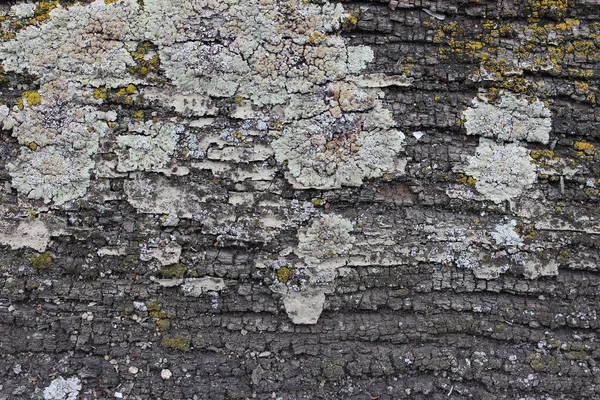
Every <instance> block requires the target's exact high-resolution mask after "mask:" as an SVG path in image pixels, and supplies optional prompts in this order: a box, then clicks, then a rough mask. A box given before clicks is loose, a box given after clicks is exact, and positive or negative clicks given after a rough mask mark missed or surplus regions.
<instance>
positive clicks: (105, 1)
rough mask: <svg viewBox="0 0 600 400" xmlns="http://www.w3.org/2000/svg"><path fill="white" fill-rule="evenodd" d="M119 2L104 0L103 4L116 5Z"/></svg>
mask: <svg viewBox="0 0 600 400" xmlns="http://www.w3.org/2000/svg"><path fill="white" fill-rule="evenodd" d="M117 1H119V0H104V4H112V3H116V2H117Z"/></svg>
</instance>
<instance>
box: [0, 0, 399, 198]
mask: <svg viewBox="0 0 600 400" xmlns="http://www.w3.org/2000/svg"><path fill="white" fill-rule="evenodd" d="M139 3H140V2H138V1H136V0H120V1H117V2H113V1H110V2H109V1H104V0H96V1H94V2H92V3H91V4H76V5H73V6H71V7H69V8H65V7H63V6H61V5H60V4H57V5H56V7H55V8H54V9H53V10H52V11H51V12H50V14H49V18H48V19H47V20H46V21H45V22H43V23H41V24H38V25H37V26H29V27H26V28H25V29H22V30H20V31H19V32H18V33H17V34H16V36H15V38H13V39H11V40H8V41H6V42H3V43H0V60H2V62H3V66H4V69H5V70H6V71H7V72H16V73H28V74H32V75H34V76H36V77H37V83H38V84H39V87H40V89H39V93H40V94H42V93H44V92H48V91H49V89H48V87H50V86H52V85H55V84H57V85H62V87H63V91H62V92H60V93H64V94H65V98H66V99H68V100H66V101H65V103H64V104H61V105H57V106H56V107H51V109H52V110H57V111H58V112H59V113H60V112H63V113H66V114H68V113H69V112H72V111H75V112H83V113H84V114H89V115H91V116H92V117H93V115H94V113H95V112H96V111H95V109H91V110H90V109H88V108H87V107H92V106H94V105H98V104H101V103H102V102H103V98H102V96H100V97H96V98H95V99H93V98H92V96H87V99H86V94H89V93H90V92H91V91H92V90H93V89H97V90H100V89H98V88H103V89H102V90H104V89H111V88H119V87H125V86H128V85H130V84H132V83H133V84H139V83H149V82H147V81H144V80H143V78H141V77H140V76H138V75H136V74H135V72H133V71H135V68H134V67H135V65H136V60H137V59H134V57H133V56H132V54H134V52H135V50H136V46H138V45H139V44H140V43H149V42H150V43H152V44H153V46H155V47H156V50H155V51H156V54H157V55H158V58H157V59H158V60H159V63H160V70H161V71H162V72H164V75H165V76H166V77H167V78H168V79H169V82H167V85H171V88H173V87H174V88H175V89H176V90H178V91H180V92H182V93H183V94H195V95H201V96H209V97H230V98H232V97H234V96H235V98H236V99H238V98H240V99H246V100H245V101H247V102H248V103H249V104H250V105H251V106H252V107H271V106H273V105H276V104H280V105H282V111H283V113H282V114H283V115H286V116H287V115H290V114H294V113H293V112H291V113H290V112H288V110H287V108H288V107H292V108H296V109H299V110H307V109H308V108H309V106H310V105H312V102H311V101H310V100H307V99H310V98H311V96H313V97H314V95H315V94H320V93H325V92H327V91H328V90H329V89H328V87H329V86H330V85H340V84H347V83H348V82H350V81H358V80H360V79H359V78H360V74H361V73H362V72H363V71H364V70H365V68H366V66H367V64H368V63H369V62H371V61H373V59H374V53H373V51H372V50H371V49H370V48H369V47H367V46H348V45H347V44H346V41H345V39H344V38H343V37H342V36H341V35H340V30H341V27H342V24H343V21H344V19H345V18H346V17H347V14H345V13H344V10H343V7H342V6H341V5H340V4H331V3H330V2H329V1H327V0H324V1H319V2H307V1H305V0H290V1H285V2H279V1H272V0H267V1H265V0H249V1H244V2H241V1H239V0H226V1H222V0H195V1H187V0H146V1H144V2H143V7H141V6H140V4H139ZM23 10H24V9H21V8H15V9H14V10H13V11H12V12H13V14H19V15H20V14H22V13H23ZM123 21H127V23H123ZM49 49H51V50H50V51H49ZM150 84H152V83H150ZM339 93H341V94H340V97H339V98H337V97H336V96H338V94H336V91H335V90H333V91H330V92H329V95H328V97H327V98H326V99H324V101H323V102H322V105H323V107H322V109H320V110H319V113H314V114H311V115H310V117H311V118H314V119H312V120H308V121H305V122H302V121H298V120H297V118H296V117H293V116H292V117H291V118H287V117H286V120H285V121H277V122H278V123H279V122H281V123H283V126H284V127H287V128H286V129H285V132H284V135H283V138H282V139H281V141H278V144H277V145H276V146H277V147H278V148H279V149H280V150H281V152H285V151H286V146H287V145H286V141H291V142H292V143H291V144H292V146H293V145H294V143H293V142H296V141H297V140H298V139H293V138H291V136H293V135H296V132H297V134H298V135H299V136H301V137H304V138H305V139H306V137H307V135H312V134H313V133H316V134H317V136H323V135H324V136H325V139H324V140H325V142H326V143H327V144H328V145H329V146H330V147H333V148H334V149H333V153H335V154H332V151H329V150H331V149H327V151H325V152H323V153H324V157H325V158H326V159H327V160H325V161H323V157H321V156H320V155H319V154H316V153H319V152H318V151H315V149H313V148H311V147H310V146H306V145H304V146H303V149H304V150H306V151H309V154H307V156H308V159H309V160H311V156H312V157H313V158H312V162H311V163H310V164H309V165H301V166H299V165H297V163H295V161H294V160H295V159H297V158H298V152H297V151H296V152H293V153H291V154H289V155H285V154H279V155H278V159H279V160H284V159H286V160H290V165H292V166H294V167H293V172H292V179H294V178H295V179H297V182H300V184H302V185H308V186H316V187H328V186H332V187H339V186H341V185H360V184H361V183H362V180H363V179H365V178H370V177H375V176H378V175H380V174H381V173H382V172H384V171H385V172H387V170H389V169H391V168H393V167H394V158H395V156H396V153H397V152H398V151H399V150H400V148H401V144H402V140H403V135H402V133H400V132H399V131H396V130H394V129H390V127H391V126H393V124H390V121H391V115H390V114H389V113H387V112H384V111H383V110H382V109H381V101H380V98H379V94H376V95H374V94H375V93H377V92H373V91H371V92H368V93H367V92H366V91H363V92H361V91H360V90H358V89H357V88H356V87H353V88H350V89H348V90H346V89H344V90H341V91H340V92H339ZM349 95H353V96H355V98H356V99H358V101H354V104H352V102H348V96H349ZM43 98H44V96H42V99H43ZM338 100H339V102H338ZM363 100H364V102H363ZM42 101H44V100H42ZM356 104H359V105H358V107H356ZM365 104H366V106H365ZM24 105H25V110H23V109H21V111H19V110H16V109H15V110H13V111H14V112H12V111H11V112H12V113H13V114H16V115H12V114H11V115H8V112H7V110H6V109H4V108H3V109H1V110H0V118H1V119H2V122H3V126H4V127H5V128H6V129H10V128H12V127H13V126H14V125H15V121H17V120H20V121H21V123H24V124H25V125H27V129H28V130H29V131H30V132H35V131H36V130H39V128H40V126H42V125H43V123H45V122H42V121H41V120H40V119H39V118H35V116H34V118H32V119H29V117H27V116H24V115H21V116H19V115H20V114H26V113H29V111H28V109H29V108H30V107H28V106H31V105H32V104H27V103H25V104H24ZM269 110H271V108H269ZM323 113H327V114H323ZM5 114H6V115H5ZM273 118H275V119H276V118H278V117H277V116H274V117H273ZM96 119H102V118H101V117H100V116H98V117H97V118H96ZM28 120H29V121H30V122H25V121H28ZM290 121H295V122H292V124H293V126H291V127H290V126H289V125H290ZM370 122H371V123H372V124H371V125H369V123H370ZM339 124H341V125H342V126H343V127H347V126H348V125H352V124H354V125H356V126H357V128H353V129H352V130H350V131H347V132H342V130H341V129H338V128H334V130H335V131H336V132H338V136H337V137H332V138H331V140H329V139H327V137H326V136H327V134H325V133H324V132H325V131H327V130H330V129H332V128H333V127H334V126H337V125H339ZM88 125H89V124H88ZM265 126H266V124H265ZM80 128H81V127H76V130H75V131H72V127H69V126H58V127H57V128H56V130H57V132H56V134H57V135H58V136H62V137H64V138H65V140H60V141H58V142H55V143H52V144H50V143H49V144H48V145H47V147H42V148H41V151H39V154H40V157H43V160H48V162H47V163H46V162H40V160H42V158H36V157H37V156H36V157H33V155H32V154H29V153H26V150H24V152H22V154H21V155H20V157H19V159H18V160H17V161H16V162H13V163H12V167H11V174H12V175H13V177H14V180H13V184H14V185H15V186H16V187H17V189H18V190H19V191H21V192H24V193H26V194H27V195H28V196H30V197H34V198H43V199H44V201H46V202H50V201H54V202H55V203H56V204H61V203H63V202H66V201H68V200H70V199H73V198H76V197H79V196H81V195H83V194H84V193H85V192H86V190H87V186H88V185H89V176H90V171H91V169H92V168H93V166H94V165H93V163H92V162H91V161H90V159H91V158H92V156H93V155H94V153H95V152H96V148H97V143H98V136H99V135H100V136H102V132H101V131H99V130H98V129H96V128H95V127H93V126H92V127H89V126H86V129H87V128H91V129H92V130H90V134H89V135H88V137H87V138H86V139H84V140H83V141H81V140H79V139H77V138H73V140H70V139H69V138H71V137H73V136H80V139H81V136H82V135H81V133H83V132H81V129H80ZM72 133H75V135H72ZM15 136H17V137H19V138H20V140H21V141H23V142H24V141H28V142H29V143H33V142H31V141H29V140H28V139H25V136H26V135H25V128H23V129H21V131H20V132H16V134H15ZM21 136H22V137H23V138H22V139H21ZM344 137H348V138H349V140H348V141H347V143H345V144H344V143H340V144H336V142H339V140H340V139H341V140H342V141H344V140H343V138H344ZM316 140H317V141H319V140H321V139H320V138H319V137H317V138H316ZM42 141H43V140H42ZM174 142H175V139H174V136H173V135H172V134H170V133H167V134H164V135H163V134H162V133H158V134H157V135H154V134H152V133H150V134H147V133H144V134H143V135H124V136H121V137H120V138H119V139H118V140H117V143H118V144H119V145H121V146H122V148H125V149H127V151H126V152H120V159H119V164H118V169H120V170H121V171H134V170H146V171H147V170H152V171H155V170H157V169H160V166H161V165H164V164H165V163H166V162H167V161H166V160H168V158H169V157H170V153H172V151H173V150H172V149H173V146H174V145H173V143H174ZM35 143H36V144H41V143H38V142H37V141H36V142H35ZM52 146H54V148H51V147H52ZM78 146H79V147H78ZM316 146H320V145H319V144H317V145H316ZM146 149H150V153H151V154H145V155H144V154H142V153H143V152H144V151H145V150H146ZM106 150H107V151H110V150H113V149H106ZM116 151H117V152H118V153H119V150H118V149H117V150H116ZM310 152H312V153H310ZM325 153H326V154H325ZM61 157H62V158H63V160H62V162H59V159H60V158H61ZM46 164H47V165H49V169H48V170H46V169H44V168H43V165H46ZM30 165H37V167H36V169H35V170H31V168H30ZM26 169H27V171H25V170H26ZM66 171H71V172H70V173H67V172H66ZM30 173H31V174H30ZM321 173H322V174H324V178H319V177H317V176H316V175H318V174H321ZM30 177H31V178H30ZM42 182H48V185H46V184H45V183H43V186H44V187H43V188H39V187H38V186H39V185H40V184H42ZM61 184H62V185H66V189H52V188H50V187H49V185H55V186H56V185H61Z"/></svg>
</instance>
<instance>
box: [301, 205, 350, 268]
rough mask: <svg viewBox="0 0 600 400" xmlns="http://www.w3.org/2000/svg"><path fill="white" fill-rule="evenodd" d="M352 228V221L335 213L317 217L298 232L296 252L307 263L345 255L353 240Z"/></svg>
mask: <svg viewBox="0 0 600 400" xmlns="http://www.w3.org/2000/svg"><path fill="white" fill-rule="evenodd" d="M352 230H353V224H352V222H350V221H348V220H347V219H345V218H342V217H338V216H337V215H328V216H325V217H323V218H320V219H317V220H315V221H313V223H312V224H311V226H310V227H309V228H308V230H307V231H306V233H305V234H303V235H302V234H300V237H299V244H298V250H297V254H298V255H299V256H300V257H301V258H303V259H304V260H305V261H306V262H308V263H320V262H322V261H323V260H326V259H328V258H332V257H336V256H343V255H347V253H348V251H349V250H350V249H351V248H352V244H353V242H354V237H353V236H352V235H351V232H352Z"/></svg>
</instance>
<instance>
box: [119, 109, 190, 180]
mask: <svg viewBox="0 0 600 400" xmlns="http://www.w3.org/2000/svg"><path fill="white" fill-rule="evenodd" d="M182 131H183V127H181V126H177V125H175V124H172V123H162V122H153V121H146V122H140V123H134V124H130V126H129V132H130V133H138V134H130V135H121V136H119V137H117V144H118V145H119V146H120V150H118V151H117V155H118V156H119V165H118V167H117V169H118V170H119V171H121V172H127V171H157V170H160V169H161V168H163V167H165V166H166V165H167V164H168V163H169V162H170V161H171V156H172V155H173V153H174V152H175V147H176V146H177V141H178V139H179V133H181V132H182Z"/></svg>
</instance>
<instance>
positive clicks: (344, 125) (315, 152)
mask: <svg viewBox="0 0 600 400" xmlns="http://www.w3.org/2000/svg"><path fill="white" fill-rule="evenodd" d="M359 93H360V92H359ZM356 108H358V107H356ZM394 126H395V122H394V121H393V119H392V116H391V113H390V112H389V111H387V110H384V109H382V108H381V107H379V106H377V107H374V108H373V109H371V110H369V111H368V112H366V113H363V112H340V113H339V114H333V115H332V113H331V112H326V113H323V114H320V115H317V116H315V117H312V118H309V119H301V120H297V121H294V122H292V123H291V124H290V125H289V126H287V127H285V128H284V130H283V134H282V136H281V137H280V138H279V139H277V140H276V141H274V142H273V144H272V146H273V150H274V151H275V158H276V159H277V161H279V162H285V161H287V163H288V168H289V172H290V174H291V175H292V176H293V178H294V179H295V180H296V181H297V182H298V183H299V185H298V184H296V185H295V186H300V187H315V188H320V189H325V188H339V187H342V186H360V185H362V183H363V180H364V179H368V178H375V177H379V176H381V175H383V174H384V173H386V172H391V171H393V170H394V168H395V166H396V157H397V155H398V153H399V152H400V151H401V150H402V147H403V143H404V134H403V133H402V132H400V131H399V130H396V129H393V127H394ZM292 183H295V182H293V181H292Z"/></svg>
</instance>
